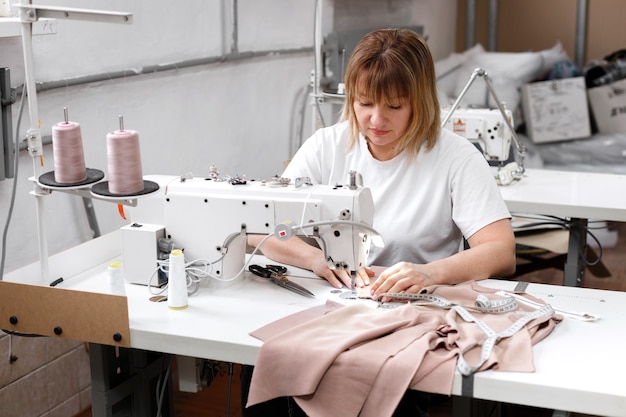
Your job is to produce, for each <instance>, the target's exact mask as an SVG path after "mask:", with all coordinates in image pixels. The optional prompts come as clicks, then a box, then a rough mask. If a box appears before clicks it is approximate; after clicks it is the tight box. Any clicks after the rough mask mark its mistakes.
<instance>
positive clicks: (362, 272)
mask: <svg viewBox="0 0 626 417" xmlns="http://www.w3.org/2000/svg"><path fill="white" fill-rule="evenodd" d="M311 270H312V271H313V272H314V273H315V274H316V275H318V276H320V277H322V278H324V279H325V280H326V281H328V282H329V283H330V285H332V286H333V287H335V288H342V287H344V286H345V287H346V288H351V286H352V277H351V276H350V271H347V270H345V269H343V270H337V269H330V267H329V266H328V264H327V263H326V261H325V260H324V259H323V258H321V259H319V260H318V261H316V262H315V263H314V264H313V265H312V269H311ZM373 276H374V271H372V270H371V269H369V268H359V269H358V270H357V274H356V280H355V285H356V286H357V287H359V288H362V287H364V286H366V285H369V284H370V278H371V277H373Z"/></svg>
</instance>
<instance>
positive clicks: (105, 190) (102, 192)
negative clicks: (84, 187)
mask: <svg viewBox="0 0 626 417" xmlns="http://www.w3.org/2000/svg"><path fill="white" fill-rule="evenodd" d="M158 189H159V184H157V183H156V182H154V181H148V180H143V190H141V191H139V192H136V193H132V194H114V193H112V192H111V191H109V182H108V181H102V182H99V183H97V184H96V185H94V186H93V187H91V193H92V194H95V195H97V196H99V197H107V198H112V199H115V198H126V197H138V196H142V195H147V194H152V193H154V192H156V191H158Z"/></svg>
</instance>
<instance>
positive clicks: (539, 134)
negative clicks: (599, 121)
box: [522, 77, 591, 143]
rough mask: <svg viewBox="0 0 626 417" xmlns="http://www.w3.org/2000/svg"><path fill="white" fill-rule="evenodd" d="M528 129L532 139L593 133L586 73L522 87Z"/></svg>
mask: <svg viewBox="0 0 626 417" xmlns="http://www.w3.org/2000/svg"><path fill="white" fill-rule="evenodd" d="M522 105H523V109H524V120H525V121H526V131H527V134H528V136H529V137H530V140H532V141H533V143H544V142H556V141H563V140H571V139H578V138H585V137H589V136H591V126H590V123H589V107H588V102H587V90H586V87H585V79H584V78H583V77H575V78H564V79H561V80H550V81H541V82H537V83H530V84H526V85H524V86H523V87H522Z"/></svg>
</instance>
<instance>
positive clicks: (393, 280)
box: [371, 262, 436, 302]
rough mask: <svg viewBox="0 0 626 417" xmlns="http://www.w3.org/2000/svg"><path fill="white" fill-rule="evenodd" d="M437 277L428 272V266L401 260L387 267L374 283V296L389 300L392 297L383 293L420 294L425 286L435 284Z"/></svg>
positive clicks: (381, 299)
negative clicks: (383, 295)
mask: <svg viewBox="0 0 626 417" xmlns="http://www.w3.org/2000/svg"><path fill="white" fill-rule="evenodd" d="M435 283H436V282H435V278H434V276H433V274H432V273H429V272H428V267H427V266H426V265H422V264H413V263H410V262H399V263H397V264H395V265H393V266H392V267H389V268H387V269H385V270H384V271H383V272H382V273H381V274H380V276H379V277H378V278H377V279H376V281H375V282H374V283H373V284H372V288H371V292H372V298H374V299H375V300H378V299H379V298H380V301H382V302H388V301H390V300H391V298H390V297H382V298H381V294H383V293H399V292H406V293H411V294H418V293H419V292H420V291H422V289H423V288H424V287H428V286H430V285H434V284H435Z"/></svg>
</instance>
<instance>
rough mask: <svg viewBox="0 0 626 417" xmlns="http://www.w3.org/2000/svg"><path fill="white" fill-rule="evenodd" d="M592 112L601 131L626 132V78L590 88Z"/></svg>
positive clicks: (588, 92)
mask: <svg viewBox="0 0 626 417" xmlns="http://www.w3.org/2000/svg"><path fill="white" fill-rule="evenodd" d="M587 94H588V95H589V103H590V104H591V113H592V114H593V118H594V120H595V121H596V126H597V127H598V131H599V132H600V133H625V132H626V79H623V80H619V81H615V82H613V83H611V84H607V85H603V86H600V87H594V88H590V89H589V90H588V91H587Z"/></svg>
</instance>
